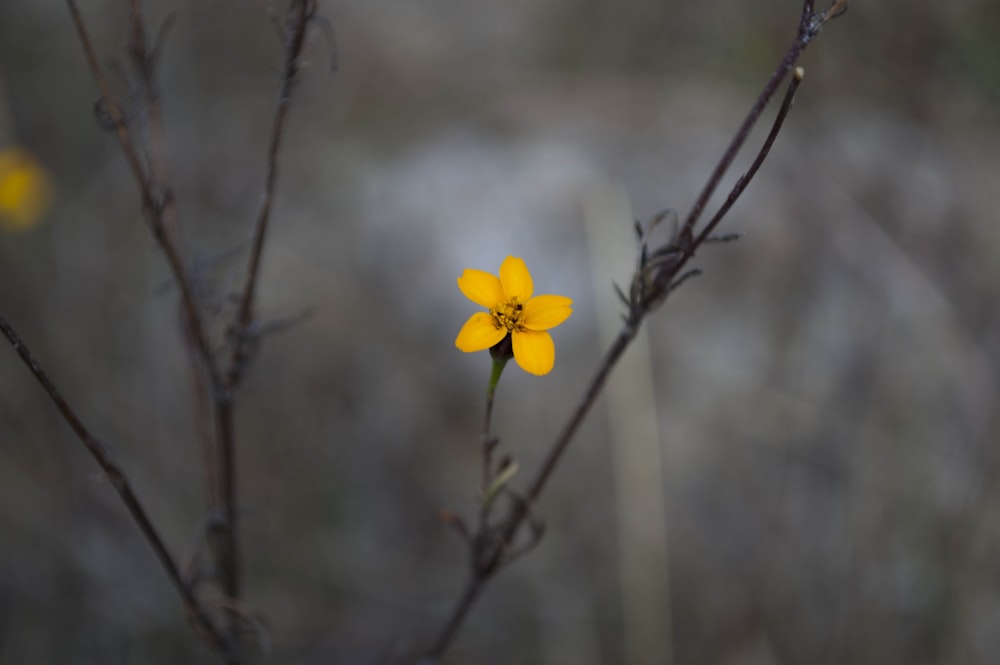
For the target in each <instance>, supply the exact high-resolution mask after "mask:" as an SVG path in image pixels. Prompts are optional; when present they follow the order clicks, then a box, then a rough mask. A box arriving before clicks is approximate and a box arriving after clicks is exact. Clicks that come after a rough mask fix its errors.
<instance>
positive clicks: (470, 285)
mask: <svg viewBox="0 0 1000 665" xmlns="http://www.w3.org/2000/svg"><path fill="white" fill-rule="evenodd" d="M458 288H459V289H460V290H461V291H462V293H464V294H465V297H466V298H468V299H469V300H471V301H472V302H474V303H476V304H477V305H482V306H483V307H485V308H486V309H492V308H494V307H496V306H497V305H498V304H499V303H501V302H503V301H504V300H505V298H504V296H503V287H502V286H501V285H500V280H499V279H497V277H496V275H491V274H489V273H488V272H483V271H482V270H472V269H471V268H469V269H467V270H466V271H465V272H463V273H462V276H461V277H459V278H458Z"/></svg>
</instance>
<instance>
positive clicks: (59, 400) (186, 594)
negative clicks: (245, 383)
mask: <svg viewBox="0 0 1000 665" xmlns="http://www.w3.org/2000/svg"><path fill="white" fill-rule="evenodd" d="M0 332H2V333H3V335H4V337H6V338H7V340H8V341H9V342H10V344H11V346H13V347H14V350H15V351H17V354H18V355H19V356H20V357H21V360H22V361H24V364H25V365H26V366H27V367H28V369H29V370H30V371H31V373H32V375H33V376H34V377H35V380H36V381H38V383H39V384H40V385H41V386H42V388H43V389H44V390H45V392H46V393H48V395H49V398H50V399H51V400H52V402H53V403H54V404H55V405H56V409H58V411H59V413H60V415H62V417H63V420H65V421H66V423H67V424H68V425H69V426H70V428H71V429H72V430H73V433H74V434H76V437H77V439H79V440H80V442H81V443H82V444H83V445H84V447H85V448H86V449H87V452H89V453H90V456H91V457H93V458H94V460H95V461H96V462H97V464H98V465H99V466H100V467H101V469H102V470H103V471H104V474H105V476H106V477H107V478H108V481H109V482H110V483H111V485H112V487H114V488H115V491H116V492H118V496H119V497H121V500H122V502H123V503H124V504H125V507H126V508H127V509H128V511H129V514H130V515H131V516H132V519H133V520H134V521H135V523H136V525H137V526H138V527H139V530H140V531H141V532H142V535H143V536H144V537H145V538H146V541H147V542H148V543H149V545H150V547H152V548H153V552H154V554H155V555H156V557H157V559H159V561H160V564H161V565H162V566H163V568H164V570H166V572H167V577H168V578H169V579H170V582H171V583H172V584H173V586H174V588H175V589H176V590H177V593H178V594H179V595H180V597H181V602H183V604H184V608H185V609H186V610H187V613H188V616H189V617H190V618H191V619H192V621H193V622H194V624H195V626H196V627H197V629H198V631H199V632H200V633H201V634H202V635H204V636H205V639H207V640H208V642H209V644H211V646H212V647H213V648H214V649H216V650H217V651H218V652H219V653H221V654H223V655H224V656H225V657H226V659H227V661H228V662H232V661H231V659H230V657H229V655H228V653H229V645H228V644H227V642H226V640H225V638H223V636H222V634H221V633H220V632H219V630H218V628H216V626H215V624H214V623H213V622H212V621H211V619H209V617H208V615H207V614H206V613H205V610H204V608H203V607H202V606H201V604H200V603H199V602H198V599H197V598H196V597H195V595H194V594H193V593H192V591H191V589H190V588H189V587H188V586H187V584H185V583H184V580H183V578H182V577H181V574H180V569H179V567H178V566H177V563H176V562H175V561H174V558H173V557H172V556H171V555H170V552H169V551H168V550H167V547H166V545H165V544H164V542H163V539H162V538H161V537H160V534H159V532H158V531H157V530H156V527H155V526H154V525H153V522H152V521H151V520H150V519H149V515H148V514H147V513H146V510H145V509H144V508H143V507H142V504H141V503H140V501H139V498H138V497H137V496H136V494H135V492H134V491H133V489H132V485H131V483H130V482H129V480H128V477H127V476H126V475H125V472H124V470H122V468H121V467H120V466H119V465H118V463H117V462H116V461H115V460H114V459H113V458H112V456H111V453H110V452H108V449H107V448H106V447H105V446H104V445H103V444H102V443H101V442H100V441H98V440H97V439H96V438H95V437H94V436H93V435H91V433H90V432H89V431H88V430H87V428H86V427H85V426H84V424H83V421H81V420H80V418H79V417H78V416H77V415H76V412H74V411H73V409H72V407H70V405H69V403H68V402H67V401H66V400H65V399H64V398H63V396H62V394H61V393H60V392H59V390H58V389H57V388H56V386H55V384H53V383H52V381H50V380H49V377H48V375H47V374H46V373H45V371H44V370H43V369H42V368H41V366H40V365H39V364H38V361H37V360H35V358H34V356H32V354H31V351H30V350H29V349H28V347H27V346H25V344H24V342H22V341H21V339H20V337H18V335H17V333H16V332H15V331H14V329H13V328H12V327H11V325H10V324H9V323H8V322H7V320H6V319H5V318H3V317H2V316H0Z"/></svg>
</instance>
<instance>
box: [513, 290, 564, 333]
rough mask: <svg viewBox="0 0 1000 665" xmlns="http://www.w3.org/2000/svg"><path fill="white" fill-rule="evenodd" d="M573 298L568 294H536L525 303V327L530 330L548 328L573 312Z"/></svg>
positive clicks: (553, 326)
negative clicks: (567, 295) (568, 296)
mask: <svg viewBox="0 0 1000 665" xmlns="http://www.w3.org/2000/svg"><path fill="white" fill-rule="evenodd" d="M572 304H573V300H572V299H571V298H567V297H566V296H536V297H534V298H532V299H531V300H529V301H528V302H526V303H525V304H524V327H525V328H527V329H528V330H548V329H549V328H555V327H556V326H557V325H559V324H560V323H562V322H563V321H565V320H566V319H568V318H569V315H570V314H572V313H573V309H572V308H571V307H570V305H572Z"/></svg>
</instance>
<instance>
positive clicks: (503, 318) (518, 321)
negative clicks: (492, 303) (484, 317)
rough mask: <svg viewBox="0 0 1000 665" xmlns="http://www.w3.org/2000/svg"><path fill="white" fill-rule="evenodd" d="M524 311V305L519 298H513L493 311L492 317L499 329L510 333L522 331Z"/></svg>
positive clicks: (491, 312)
mask: <svg viewBox="0 0 1000 665" xmlns="http://www.w3.org/2000/svg"><path fill="white" fill-rule="evenodd" d="M523 309H524V305H522V304H521V303H519V302H518V301H517V298H511V299H510V300H508V301H506V302H502V303H500V304H499V305H497V306H496V307H494V308H493V309H491V310H490V315H491V316H492V317H493V323H495V324H496V327H497V328H498V329H499V328H506V329H507V331H508V332H515V331H521V330H524V324H523V321H522V319H523V318H524V315H523V313H522V310H523Z"/></svg>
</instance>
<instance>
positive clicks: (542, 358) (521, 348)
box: [511, 330, 556, 376]
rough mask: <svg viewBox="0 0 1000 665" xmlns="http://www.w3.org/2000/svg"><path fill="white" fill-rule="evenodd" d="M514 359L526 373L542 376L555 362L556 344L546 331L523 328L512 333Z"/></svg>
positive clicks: (549, 370) (550, 369)
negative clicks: (523, 329)
mask: <svg viewBox="0 0 1000 665" xmlns="http://www.w3.org/2000/svg"><path fill="white" fill-rule="evenodd" d="M512 336H513V339H512V340H511V341H512V342H513V345H514V360H516V361H517V364H518V365H519V366H520V367H521V369H523V370H524V371H525V372H527V373H528V374H535V375H538V376H542V375H543V374H548V373H549V372H551V371H552V366H553V365H555V363H556V345H555V344H554V343H553V342H552V335H550V334H548V333H547V332H537V331H534V330H525V331H522V332H514V333H512Z"/></svg>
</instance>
